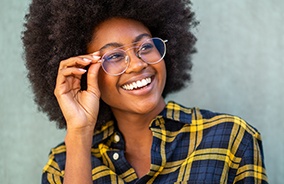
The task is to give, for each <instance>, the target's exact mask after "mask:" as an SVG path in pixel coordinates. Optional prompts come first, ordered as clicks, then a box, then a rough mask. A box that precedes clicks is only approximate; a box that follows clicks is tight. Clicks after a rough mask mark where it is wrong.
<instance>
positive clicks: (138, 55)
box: [99, 37, 168, 76]
mask: <svg viewBox="0 0 284 184" xmlns="http://www.w3.org/2000/svg"><path fill="white" fill-rule="evenodd" d="M153 39H158V40H160V41H161V42H162V43H163V46H164V54H163V55H162V56H161V58H160V59H159V60H158V61H155V62H153V63H149V62H147V61H144V60H143V59H142V57H141V55H140V52H139V51H140V48H141V47H142V46H143V44H144V43H145V42H147V41H148V40H153ZM167 42H168V40H163V39H161V38H159V37H153V38H149V39H147V40H145V41H143V42H142V44H140V45H139V46H133V47H130V48H128V49H126V50H124V49H122V48H123V47H125V46H121V47H117V48H115V49H113V50H120V51H123V52H124V53H125V55H126V56H125V62H126V63H127V64H126V67H125V69H124V70H123V71H121V72H120V73H117V74H112V73H109V72H108V71H107V70H106V69H105V68H104V65H103V63H104V62H105V61H106V60H105V59H103V58H104V57H105V56H106V55H107V54H108V53H109V52H110V51H108V52H106V53H105V54H104V55H103V56H102V57H101V58H102V59H101V60H100V61H99V62H100V63H101V65H102V68H103V70H104V71H105V72H106V73H107V74H108V75H112V76H119V75H121V74H123V73H124V72H125V71H126V70H127V69H128V67H129V64H130V60H129V56H128V54H127V51H129V50H131V49H134V48H139V49H138V50H137V52H135V55H136V57H137V58H139V59H141V60H142V61H143V62H145V63H147V64H150V65H153V64H157V63H159V62H160V61H162V60H163V58H164V57H165V55H166V52H167V47H166V43H167ZM135 43H138V42H134V43H132V44H131V45H133V44H135Z"/></svg>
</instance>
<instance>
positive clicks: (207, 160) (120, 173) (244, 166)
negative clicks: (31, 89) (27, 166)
mask: <svg viewBox="0 0 284 184" xmlns="http://www.w3.org/2000/svg"><path fill="white" fill-rule="evenodd" d="M149 128H150V129H151V131H152V132H153V144H152V148H151V168H150V171H149V173H148V174H147V175H145V176H144V177H142V178H140V179H139V178H137V175H136V173H135V171H134V169H133V168H132V167H131V165H130V164H129V163H128V162H127V160H126V158H125V156H124V150H125V142H124V140H123V136H122V135H121V133H120V132H119V131H118V129H117V128H116V126H115V123H114V122H113V121H110V122H108V123H107V124H106V125H104V126H103V127H102V129H101V130H99V131H96V132H95V135H94V137H93V147H92V150H91V152H92V158H91V160H92V168H93V169H92V177H93V181H94V183H115V184H116V183H136V184H138V183H141V184H142V183H163V184H168V183H198V184H201V183H268V181H267V176H266V171H265V167H264V158H263V150H262V143H261V137H260V134H259V132H257V130H256V129H255V128H253V127H252V126H250V125H249V124H247V123H246V122H245V121H244V120H242V119H240V118H239V117H236V116H231V115H226V114H219V113H213V112H210V111H207V110H199V109H197V108H185V107H183V106H180V105H178V104H176V103H174V102H169V103H168V104H167V106H166V108H165V109H164V110H163V111H162V112H161V113H160V114H159V115H158V116H157V117H156V118H155V119H154V120H153V121H152V122H151V124H150V126H149ZM65 152H66V148H65V145H64V143H62V144H60V145H59V146H57V147H56V148H54V149H52V151H51V153H50V156H49V161H48V163H47V165H46V166H45V167H44V169H43V176H42V183H62V181H63V177H64V167H65V159H66V156H65Z"/></svg>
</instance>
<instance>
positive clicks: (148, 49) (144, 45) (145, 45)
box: [139, 43, 154, 52]
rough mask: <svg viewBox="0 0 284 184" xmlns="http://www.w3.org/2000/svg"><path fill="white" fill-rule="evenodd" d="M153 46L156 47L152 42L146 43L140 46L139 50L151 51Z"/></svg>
mask: <svg viewBox="0 0 284 184" xmlns="http://www.w3.org/2000/svg"><path fill="white" fill-rule="evenodd" d="M153 48H154V45H153V44H152V43H146V44H143V45H142V46H141V47H140V49H139V51H140V52H147V51H151V50H152V49H153Z"/></svg>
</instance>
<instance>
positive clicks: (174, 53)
mask: <svg viewBox="0 0 284 184" xmlns="http://www.w3.org/2000/svg"><path fill="white" fill-rule="evenodd" d="M79 10H80V11H79ZM196 24H197V22H196V21H195V19H194V14H193V12H192V11H191V9H190V1H184V0H176V1H174V3H173V1H172V0H160V1H154V2H153V1H148V0H145V1H138V0H137V1H135V0H134V1H133V0H131V1H130V0H112V1H90V0H80V1H79V0H70V1H66V0H64V1H63V0H58V1H46V0H45V1H42V0H34V1H33V2H32V4H31V6H30V14H29V15H27V23H26V25H25V26H26V30H25V32H24V36H23V42H24V46H25V51H26V61H27V68H28V70H29V75H28V77H29V79H30V81H31V83H32V85H33V90H34V93H35V98H36V102H37V103H38V105H39V107H40V108H41V110H42V111H44V112H47V114H48V116H49V117H50V119H51V120H56V121H57V123H58V125H59V127H60V128H66V129H67V131H66V137H65V141H64V142H63V143H61V144H60V145H58V146H56V147H55V148H54V149H52V152H51V153H50V157H49V161H48V163H47V164H46V166H45V167H44V169H43V176H42V183H63V182H64V183H175V182H177V183H208V181H209V182H211V183H254V182H255V183H267V178H266V173H265V168H264V163H263V155H262V144H261V137H260V134H259V132H258V131H257V130H256V129H254V128H253V127H252V126H251V125H249V124H247V123H246V122H245V121H244V120H242V119H240V118H238V117H236V116H231V115H227V114H222V113H214V112H211V111H208V110H199V109H198V108H187V107H183V106H182V105H179V104H177V103H175V102H169V103H168V104H166V103H165V100H164V97H165V96H166V95H167V94H168V93H170V92H173V91H177V90H180V89H182V87H184V86H185V85H186V82H188V81H189V80H190V74H189V73H188V72H189V70H190V69H191V66H192V64H191V57H190V56H191V54H193V53H194V52H195V49H194V44H195V41H196V39H195V37H194V36H193V34H192V33H191V32H190V30H191V28H192V26H194V25H196ZM63 30H64V31H63ZM66 30H68V31H66ZM54 94H55V95H54Z"/></svg>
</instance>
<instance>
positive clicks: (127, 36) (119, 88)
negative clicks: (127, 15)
mask: <svg viewBox="0 0 284 184" xmlns="http://www.w3.org/2000/svg"><path fill="white" fill-rule="evenodd" d="M149 38H151V33H150V31H149V30H148V28H147V27H145V26H144V25H143V24H142V23H140V22H138V21H135V20H131V19H123V18H112V19H108V20H106V21H104V22H102V23H101V24H100V25H99V26H98V27H96V29H95V32H94V38H93V40H92V41H91V43H90V45H89V46H88V52H89V53H92V52H96V51H100V54H101V56H102V55H103V54H104V53H105V52H106V51H110V50H112V49H115V48H117V47H122V48H123V49H124V50H127V49H129V50H127V51H126V53H127V55H128V56H129V61H130V62H129V66H128V68H127V69H126V71H125V72H124V73H123V74H121V75H118V76H112V75H109V74H107V73H105V72H104V70H103V69H102V68H100V70H99V88H100V91H101V98H102V99H103V101H104V102H105V103H107V104H108V105H109V106H110V107H111V108H112V111H113V112H114V113H118V112H121V113H135V114H137V113H138V114H145V113H149V112H151V111H153V110H155V109H157V108H159V110H161V108H163V107H164V99H163V98H162V92H163V90H164V86H165V81H166V67H165V63H164V60H162V61H161V62H159V63H157V64H153V65H150V64H147V63H145V62H144V61H142V60H141V59H139V58H138V57H137V56H136V55H135V50H136V49H130V48H131V47H133V43H134V42H135V43H138V44H139V43H142V42H143V41H145V40H147V39H149ZM149 79H150V80H149ZM145 81H146V83H145ZM140 82H142V84H143V86H142V87H138V88H136V89H132V88H129V85H130V84H131V85H132V86H133V85H137V83H140ZM161 106H162V107H161Z"/></svg>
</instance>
